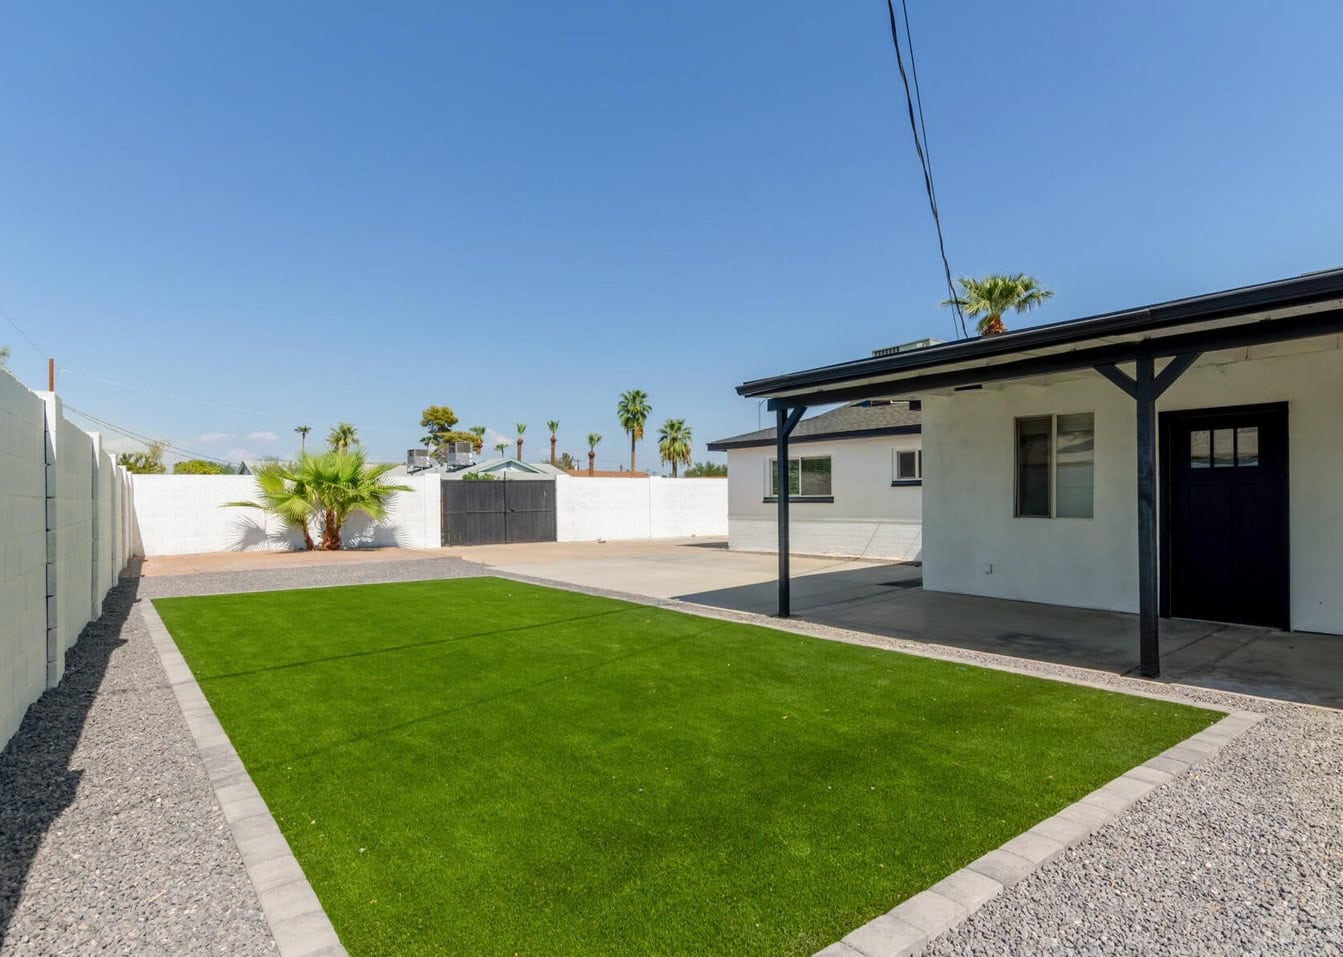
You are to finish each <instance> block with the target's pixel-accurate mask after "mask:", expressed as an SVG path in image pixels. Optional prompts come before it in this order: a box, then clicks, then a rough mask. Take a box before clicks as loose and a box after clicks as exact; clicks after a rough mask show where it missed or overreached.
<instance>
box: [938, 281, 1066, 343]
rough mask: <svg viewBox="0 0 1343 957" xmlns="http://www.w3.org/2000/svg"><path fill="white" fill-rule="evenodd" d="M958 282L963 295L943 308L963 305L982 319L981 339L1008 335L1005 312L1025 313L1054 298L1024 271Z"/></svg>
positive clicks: (947, 302)
mask: <svg viewBox="0 0 1343 957" xmlns="http://www.w3.org/2000/svg"><path fill="white" fill-rule="evenodd" d="M956 281H957V282H958V283H959V284H960V287H961V294H960V295H959V296H957V297H955V298H954V299H948V300H946V301H945V302H943V303H942V305H944V306H960V307H961V308H962V309H964V310H965V311H966V312H967V313H969V315H970V317H971V318H974V317H975V316H980V317H981V318H980V320H979V326H978V328H979V334H980V335H981V336H997V335H1001V334H1002V333H1004V332H1006V331H1007V327H1006V326H1004V325H1003V313H1004V312H1006V311H1007V310H1009V309H1015V310H1016V311H1017V312H1025V311H1026V310H1028V309H1034V308H1035V307H1036V306H1038V305H1040V303H1042V302H1044V301H1045V300H1046V299H1048V298H1050V297H1051V296H1053V295H1054V293H1053V292H1052V291H1050V290H1048V289H1046V288H1044V287H1043V286H1041V285H1040V283H1039V282H1038V281H1036V280H1035V278H1034V277H1032V276H1028V275H1026V274H1025V273H1022V272H1019V273H1017V274H1016V275H1014V276H1008V275H1005V274H1003V273H993V274H992V275H989V276H985V277H984V278H983V279H968V278H966V277H964V276H962V277H961V278H960V279H957V280H956Z"/></svg>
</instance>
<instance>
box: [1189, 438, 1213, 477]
mask: <svg viewBox="0 0 1343 957" xmlns="http://www.w3.org/2000/svg"><path fill="white" fill-rule="evenodd" d="M1189 467H1190V468H1191V469H1206V468H1211V467H1212V433H1211V432H1209V431H1208V430H1207V429H1195V430H1194V431H1192V432H1190V433H1189Z"/></svg>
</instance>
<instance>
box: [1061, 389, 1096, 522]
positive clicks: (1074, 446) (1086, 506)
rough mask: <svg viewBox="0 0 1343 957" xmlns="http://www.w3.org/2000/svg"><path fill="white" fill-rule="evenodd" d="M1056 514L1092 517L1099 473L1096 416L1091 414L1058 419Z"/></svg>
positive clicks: (1064, 416)
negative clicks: (1097, 471) (1096, 476)
mask: <svg viewBox="0 0 1343 957" xmlns="http://www.w3.org/2000/svg"><path fill="white" fill-rule="evenodd" d="M1056 447H1057V450H1058V451H1057V458H1056V459H1055V466H1054V484H1055V493H1054V496H1055V497H1054V503H1055V504H1054V514H1055V515H1056V516H1058V517H1059V518H1091V515H1092V500H1093V497H1094V496H1093V491H1094V486H1095V471H1096V417H1095V416H1094V415H1093V414H1092V413H1090V412H1084V413H1078V414H1075V415H1061V416H1059V419H1058V437H1057V442H1056Z"/></svg>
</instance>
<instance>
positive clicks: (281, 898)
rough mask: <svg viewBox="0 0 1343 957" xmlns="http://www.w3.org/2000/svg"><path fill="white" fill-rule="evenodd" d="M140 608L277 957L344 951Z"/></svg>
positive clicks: (197, 691) (165, 639)
mask: <svg viewBox="0 0 1343 957" xmlns="http://www.w3.org/2000/svg"><path fill="white" fill-rule="evenodd" d="M142 608H143V614H144V619H145V624H146V626H147V627H148V629H149V634H150V637H151V638H152V639H153V642H154V647H155V649H156V650H157V651H158V654H159V661H160V663H161V664H162V666H163V671H164V675H165V676H166V677H167V679H168V683H169V685H170V686H171V687H172V690H173V695H174V697H176V699H177V703H178V705H179V707H181V709H182V716H183V718H185V719H186V724H187V729H188V730H189V731H190V732H191V736H192V739H193V740H194V741H195V742H196V748H197V750H198V752H199V753H200V756H201V761H202V763H203V764H204V765H205V770H206V773H207V774H208V775H209V777H210V784H211V786H212V787H213V788H214V792H215V800H216V801H218V802H219V808H220V810H221V811H222V812H223V815H224V820H225V821H227V822H228V825H229V830H230V832H231V833H232V835H233V841H234V843H235V844H236V845H237V847H238V852H239V854H240V855H241V856H242V860H243V865H244V866H245V867H246V869H247V876H248V877H249V878H251V880H252V886H253V887H254V888H255V889H256V892H257V897H258V898H260V900H261V909H262V911H263V912H264V913H265V915H266V923H267V924H268V925H269V926H270V932H271V936H272V937H273V938H274V940H275V945H276V948H277V949H278V950H279V952H280V957H315V955H317V954H324V955H332V957H337V955H343V954H345V948H344V947H343V946H341V943H340V938H339V937H337V936H336V931H335V928H333V927H332V926H331V921H330V919H329V918H328V917H327V916H326V911H324V910H323V909H322V904H321V901H319V900H318V899H317V894H316V893H315V892H314V891H313V889H312V885H311V884H309V883H308V879H307V877H306V876H305V875H304V873H303V868H302V867H301V866H300V865H299V863H298V860H297V858H295V857H294V854H293V851H291V850H290V847H289V843H288V842H287V841H286V840H285V839H284V835H283V834H282V833H281V832H280V827H279V825H278V824H276V823H275V819H274V818H273V817H272V816H271V813H270V809H269V808H268V807H267V806H266V801H265V799H264V798H262V796H261V792H260V791H258V790H257V787H256V784H255V783H254V782H253V781H252V778H251V776H250V775H249V774H248V773H247V769H246V768H245V767H244V766H243V763H242V759H241V758H239V757H238V752H237V751H236V750H234V747H233V744H232V742H231V741H229V738H228V735H227V734H226V733H225V731H224V728H223V725H221V724H220V723H219V719H218V718H217V717H216V716H215V713H214V711H212V710H211V709H210V707H209V703H208V702H207V700H206V698H205V694H204V692H202V691H201V688H200V685H199V684H198V683H197V682H196V678H195V676H194V675H193V674H192V673H191V669H190V668H189V667H188V666H187V663H186V659H185V658H183V657H182V654H181V652H180V651H179V650H178V648H177V645H176V643H174V641H173V639H172V635H170V634H169V633H168V629H167V627H166V626H165V625H164V624H163V619H161V618H160V617H159V615H158V612H157V611H155V609H154V606H153V604H152V603H150V602H147V601H146V602H145V603H144V604H143V606H142Z"/></svg>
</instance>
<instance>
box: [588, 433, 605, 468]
mask: <svg viewBox="0 0 1343 957" xmlns="http://www.w3.org/2000/svg"><path fill="white" fill-rule="evenodd" d="M601 440H602V437H601V436H600V435H598V434H597V433H596V432H589V433H588V474H589V475H591V474H592V473H593V472H594V471H596V462H597V443H598V442H600V441H601Z"/></svg>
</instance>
